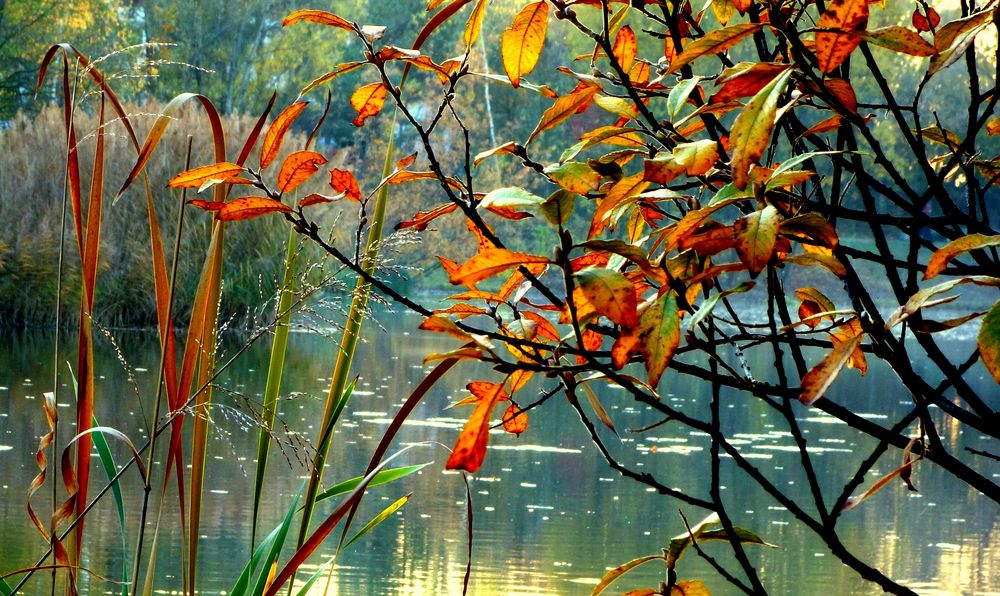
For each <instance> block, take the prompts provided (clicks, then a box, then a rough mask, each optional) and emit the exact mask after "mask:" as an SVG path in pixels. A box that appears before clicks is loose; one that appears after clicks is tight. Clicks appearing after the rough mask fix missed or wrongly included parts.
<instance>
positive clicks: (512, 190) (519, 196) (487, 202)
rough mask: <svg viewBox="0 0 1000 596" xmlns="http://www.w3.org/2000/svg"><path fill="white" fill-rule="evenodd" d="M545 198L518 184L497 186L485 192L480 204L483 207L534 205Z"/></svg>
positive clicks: (540, 202) (539, 203)
mask: <svg viewBox="0 0 1000 596" xmlns="http://www.w3.org/2000/svg"><path fill="white" fill-rule="evenodd" d="M544 201H545V199H543V198H542V197H540V196H538V195H536V194H533V193H530V192H528V191H526V190H524V189H523V188H521V187H519V186H508V187H505V188H497V189H495V190H491V191H490V192H488V193H486V196H485V197H483V200H482V202H480V205H481V206H482V207H484V208H487V209H489V208H512V207H534V206H536V205H541V204H542V203H543V202H544Z"/></svg>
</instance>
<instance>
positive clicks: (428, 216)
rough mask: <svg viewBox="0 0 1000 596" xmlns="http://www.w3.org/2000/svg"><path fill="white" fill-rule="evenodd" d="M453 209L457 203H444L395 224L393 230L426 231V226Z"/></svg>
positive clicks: (456, 206) (456, 207)
mask: <svg viewBox="0 0 1000 596" xmlns="http://www.w3.org/2000/svg"><path fill="white" fill-rule="evenodd" d="M455 209H458V204H457V203H444V204H442V205H438V206H437V207H434V208H433V209H428V210H427V211H418V212H417V214H416V215H414V216H413V219H409V220H406V221H402V222H399V223H398V224H396V228H395V229H397V230H405V229H406V228H414V229H416V231H418V232H423V231H424V230H426V229H427V225H428V224H430V222H432V221H434V220H435V219H437V218H439V217H441V216H442V215H447V214H448V213H451V212H452V211H454V210H455ZM456 269H457V266H456Z"/></svg>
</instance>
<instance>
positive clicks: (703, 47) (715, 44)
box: [666, 23, 764, 74]
mask: <svg viewBox="0 0 1000 596" xmlns="http://www.w3.org/2000/svg"><path fill="white" fill-rule="evenodd" d="M763 26H764V25H762V24H760V23H741V24H739V25H733V26H731V27H725V28H723V29H717V30H715V31H711V32H709V33H707V34H705V36H704V37H701V38H699V39H696V40H695V41H692V42H691V43H689V44H687V45H686V46H684V51H683V52H681V53H680V54H679V55H677V56H675V57H674V59H673V60H671V61H670V68H668V69H667V72H666V74H671V73H674V72H677V71H678V70H680V69H681V68H682V67H684V66H687V65H688V64H690V63H691V62H694V61H695V60H696V59H698V58H701V57H702V56H714V55H715V54H721V53H722V52H725V51H726V50H728V49H729V48H731V47H733V46H735V45H736V44H738V43H739V42H741V41H743V40H744V39H746V38H747V37H749V36H751V35H753V34H754V33H756V32H758V31H760V30H761V28H762V27H763Z"/></svg>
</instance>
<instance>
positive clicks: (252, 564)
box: [229, 525, 281, 596]
mask: <svg viewBox="0 0 1000 596" xmlns="http://www.w3.org/2000/svg"><path fill="white" fill-rule="evenodd" d="M280 530H281V526H280V525H279V526H278V527H276V528H274V529H273V530H271V532H270V533H269V534H268V535H267V536H265V537H264V540H262V541H261V542H260V545H259V546H258V547H257V548H255V549H254V551H253V554H252V555H251V556H250V560H249V561H247V564H246V565H244V566H243V572H242V573H240V576H239V577H238V578H237V579H236V583H235V584H233V589H232V590H230V591H229V594H230V596H244V595H245V594H246V593H247V588H248V587H249V586H250V578H252V577H253V573H254V570H255V569H257V568H258V566H259V565H258V564H259V563H260V558H261V557H262V556H264V551H265V550H268V549H270V548H271V544H273V543H274V539H275V538H277V536H278V532H279V531H280Z"/></svg>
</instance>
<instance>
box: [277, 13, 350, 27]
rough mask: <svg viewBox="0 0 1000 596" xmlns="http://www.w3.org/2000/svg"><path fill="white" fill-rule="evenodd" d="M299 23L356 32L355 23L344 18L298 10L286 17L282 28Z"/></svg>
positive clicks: (331, 14)
mask: <svg viewBox="0 0 1000 596" xmlns="http://www.w3.org/2000/svg"><path fill="white" fill-rule="evenodd" d="M299 21H306V22H309V23H316V24H318V25H326V26H328V27H336V28H338V29H344V30H346V31H354V23H352V22H350V21H348V20H347V19H345V18H343V17H338V16H337V15H335V14H333V13H330V12H326V11H325V10H296V11H295V12H293V13H292V14H290V15H288V16H287V17H285V20H283V21H282V22H281V26H282V27H287V26H289V25H294V24H295V23H298V22H299Z"/></svg>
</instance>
